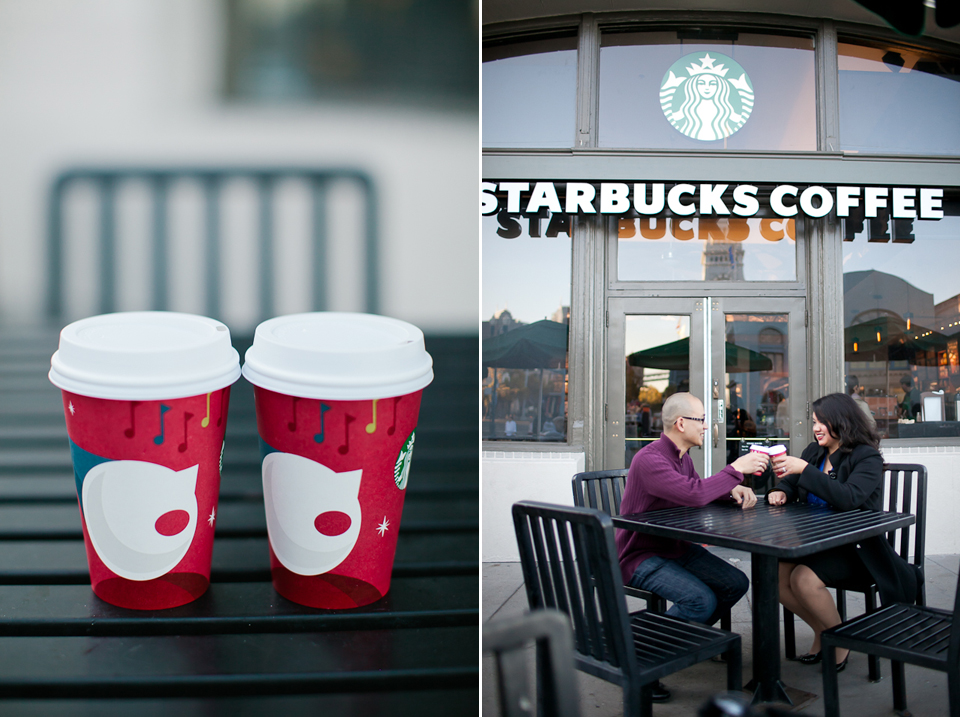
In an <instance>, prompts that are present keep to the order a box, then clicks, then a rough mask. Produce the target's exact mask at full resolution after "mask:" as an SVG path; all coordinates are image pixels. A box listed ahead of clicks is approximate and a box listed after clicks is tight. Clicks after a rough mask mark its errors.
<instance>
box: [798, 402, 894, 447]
mask: <svg viewBox="0 0 960 717" xmlns="http://www.w3.org/2000/svg"><path fill="white" fill-rule="evenodd" d="M813 412H814V413H815V414H817V419H818V420H819V421H820V423H822V424H824V425H825V426H826V427H827V429H828V430H829V431H830V435H832V436H833V437H835V438H839V439H840V450H841V451H843V452H844V453H849V452H850V451H852V450H853V449H854V448H856V447H857V446H859V445H863V444H866V445H868V446H873V447H874V448H876V449H879V448H880V434H879V433H877V429H876V428H875V427H874V426H872V425H870V421H868V420H867V416H866V414H865V413H864V412H863V410H862V409H861V408H860V406H858V405H857V402H856V401H854V400H853V399H852V398H851V397H850V396H848V395H847V394H845V393H828V394H827V395H826V396H824V397H822V398H818V399H817V400H816V401H814V402H813Z"/></svg>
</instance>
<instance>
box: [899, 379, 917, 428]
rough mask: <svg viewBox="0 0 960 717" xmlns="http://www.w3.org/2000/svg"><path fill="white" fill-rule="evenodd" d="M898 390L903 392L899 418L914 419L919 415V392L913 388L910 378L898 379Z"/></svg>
mask: <svg viewBox="0 0 960 717" xmlns="http://www.w3.org/2000/svg"><path fill="white" fill-rule="evenodd" d="M900 389H901V390H902V391H903V400H902V401H900V405H899V408H900V417H901V418H913V419H915V418H916V417H917V415H918V414H919V413H920V391H918V390H917V389H916V388H914V385H913V379H912V378H911V377H910V376H901V377H900Z"/></svg>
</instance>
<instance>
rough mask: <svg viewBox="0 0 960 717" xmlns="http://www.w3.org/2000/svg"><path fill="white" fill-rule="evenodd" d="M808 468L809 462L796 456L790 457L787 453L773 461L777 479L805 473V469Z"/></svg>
mask: <svg viewBox="0 0 960 717" xmlns="http://www.w3.org/2000/svg"><path fill="white" fill-rule="evenodd" d="M806 467H807V462H806V461H805V460H803V459H801V458H797V457H796V456H788V455H787V454H786V453H784V454H783V455H781V456H777V457H776V458H774V459H773V472H774V474H775V475H776V476H777V478H783V477H784V476H788V475H793V474H794V473H798V474H799V473H803V469H804V468H806Z"/></svg>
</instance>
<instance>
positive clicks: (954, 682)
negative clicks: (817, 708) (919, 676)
mask: <svg viewBox="0 0 960 717" xmlns="http://www.w3.org/2000/svg"><path fill="white" fill-rule="evenodd" d="M820 639H821V645H822V646H823V703H824V711H825V714H826V717H839V715H840V699H839V694H838V691H837V672H836V670H835V669H834V666H835V665H836V661H837V654H836V649H837V648H838V647H839V648H846V649H849V650H854V651H856V652H865V653H867V654H868V655H872V656H876V657H886V658H888V659H889V660H890V661H891V670H890V671H891V672H892V673H893V708H894V710H896V711H897V713H898V714H906V709H907V692H906V684H905V681H904V670H903V665H904V663H905V662H908V663H910V664H911V665H919V666H921V667H927V668H929V669H931V670H939V671H940V672H945V673H946V674H947V690H948V700H949V705H950V709H949V714H950V717H960V577H958V579H957V592H956V596H955V597H954V601H953V612H952V613H950V612H947V611H946V610H937V609H935V608H930V607H922V606H917V605H905V604H899V603H898V604H894V605H888V606H887V607H884V608H883V609H881V610H878V611H876V612H872V613H867V614H865V615H861V616H860V617H856V618H854V619H853V620H850V621H848V622H844V623H842V624H840V625H837V626H836V627H834V628H831V629H829V630H824V632H823V634H822V635H821V637H820Z"/></svg>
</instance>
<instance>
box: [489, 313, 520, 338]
mask: <svg viewBox="0 0 960 717" xmlns="http://www.w3.org/2000/svg"><path fill="white" fill-rule="evenodd" d="M518 326H523V322H522V321H517V320H515V319H514V318H513V314H511V313H510V311H509V309H503V310H502V311H499V312H497V313H496V314H494V315H493V317H492V318H491V319H490V320H489V321H484V322H483V326H482V328H481V333H480V336H481V338H484V339H488V338H490V337H491V336H498V335H500V334H505V333H507V332H508V331H511V330H512V329H515V328H516V327H518Z"/></svg>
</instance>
